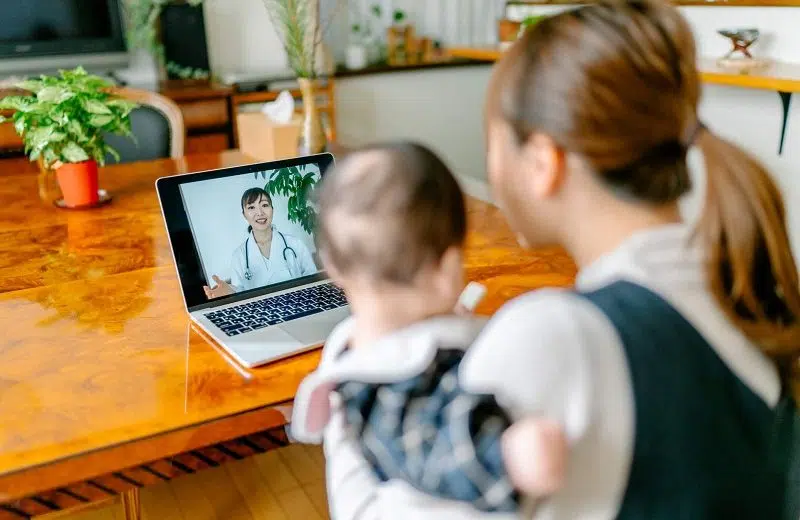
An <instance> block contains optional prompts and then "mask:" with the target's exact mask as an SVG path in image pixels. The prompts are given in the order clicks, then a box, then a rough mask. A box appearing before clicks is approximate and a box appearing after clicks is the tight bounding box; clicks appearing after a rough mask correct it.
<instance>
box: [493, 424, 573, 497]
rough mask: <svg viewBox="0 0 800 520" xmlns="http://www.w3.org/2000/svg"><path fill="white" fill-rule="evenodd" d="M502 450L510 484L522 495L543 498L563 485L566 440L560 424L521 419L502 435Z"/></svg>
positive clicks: (565, 464)
mask: <svg viewBox="0 0 800 520" xmlns="http://www.w3.org/2000/svg"><path fill="white" fill-rule="evenodd" d="M502 449H503V460H504V461H505V465H506V470H507V471H508V475H509V478H510V479H511V483H512V484H513V485H514V487H516V488H517V489H518V490H519V491H521V492H522V493H525V494H528V495H532V496H537V497H541V496H546V495H551V494H553V493H555V492H556V491H558V490H560V489H561V487H562V486H563V485H564V479H565V477H566V471H567V440H566V437H565V435H564V431H563V429H562V428H561V425H559V424H558V423H557V422H555V421H551V420H549V419H543V418H541V417H529V418H525V419H521V420H519V421H517V422H515V423H514V424H512V425H511V426H510V427H509V428H508V430H506V432H505V433H504V434H503V439H502Z"/></svg>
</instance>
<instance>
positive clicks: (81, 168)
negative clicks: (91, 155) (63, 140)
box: [56, 161, 98, 208]
mask: <svg viewBox="0 0 800 520" xmlns="http://www.w3.org/2000/svg"><path fill="white" fill-rule="evenodd" d="M56 178H57V179H58V185H59V187H61V193H62V194H63V195H64V205H65V206H67V207H70V208H76V207H81V206H91V205H92V204H96V203H97V201H98V194H97V162H95V161H84V162H81V163H67V164H62V165H61V166H59V167H58V169H57V170H56Z"/></svg>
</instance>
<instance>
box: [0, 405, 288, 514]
mask: <svg viewBox="0 0 800 520" xmlns="http://www.w3.org/2000/svg"><path fill="white" fill-rule="evenodd" d="M291 402H292V401H291V400H288V401H284V402H281V403H275V404H271V405H269V406H265V407H262V408H258V409H255V410H249V411H245V412H240V413H237V414H233V415H230V416H227V417H222V418H218V419H214V420H211V421H208V422H204V423H201V424H196V425H193V426H191V427H187V428H180V429H177V430H172V431H169V432H164V433H158V434H155V435H152V436H149V437H144V438H141V439H136V440H132V441H128V442H124V443H121V444H116V445H113V446H108V447H104V448H99V449H97V450H94V451H90V452H84V453H80V454H75V455H71V456H68V457H65V458H63V459H59V460H55V461H49V462H47V463H45V464H40V465H36V466H30V467H28V468H25V469H22V470H19V471H15V472H13V473H6V474H4V475H0V490H2V491H0V504H2V503H8V502H12V501H14V500H18V499H22V498H25V497H29V496H32V495H35V494H37V493H42V492H46V491H50V490H53V489H56V488H60V487H63V486H64V483H65V482H72V483H77V482H82V481H86V480H90V479H92V478H96V477H100V476H103V475H107V474H111V473H113V472H116V471H120V470H124V469H127V468H133V467H137V466H141V465H143V464H147V463H149V462H153V461H157V460H162V459H165V458H169V457H173V456H176V455H180V454H182V453H187V452H189V451H192V450H196V449H199V448H204V447H207V446H211V445H214V444H217V443H221V442H225V441H230V440H233V439H237V438H239V437H243V436H247V435H251V434H255V433H259V432H262V431H266V430H269V429H273V428H277V427H282V426H285V425H286V424H287V421H286V419H285V418H284V415H283V412H282V411H280V410H279V409H278V408H277V407H279V406H283V405H286V404H289V403H291ZM154 455H155V456H154ZM65 475H68V476H67V477H65Z"/></svg>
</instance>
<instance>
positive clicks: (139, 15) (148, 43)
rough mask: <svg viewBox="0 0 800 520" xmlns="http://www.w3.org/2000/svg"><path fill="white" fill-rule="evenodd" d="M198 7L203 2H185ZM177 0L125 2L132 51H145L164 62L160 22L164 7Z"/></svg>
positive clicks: (129, 42)
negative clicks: (159, 31)
mask: <svg viewBox="0 0 800 520" xmlns="http://www.w3.org/2000/svg"><path fill="white" fill-rule="evenodd" d="M185 1H186V3H188V4H189V5H191V6H198V5H200V4H202V3H203V0H185ZM172 3H175V0H125V2H124V3H123V7H124V9H125V20H126V22H127V37H128V45H129V46H130V48H132V49H144V50H146V51H148V52H150V53H151V54H153V56H155V57H156V58H157V59H159V61H161V62H163V59H164V47H163V45H162V44H161V39H160V38H159V35H158V21H159V19H160V18H161V12H162V11H163V10H164V7H165V6H167V5H169V4H172Z"/></svg>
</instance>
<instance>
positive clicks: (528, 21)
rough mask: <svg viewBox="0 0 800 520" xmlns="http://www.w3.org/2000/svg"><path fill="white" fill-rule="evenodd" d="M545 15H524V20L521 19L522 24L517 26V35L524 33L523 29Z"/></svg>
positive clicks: (531, 25)
mask: <svg viewBox="0 0 800 520" xmlns="http://www.w3.org/2000/svg"><path fill="white" fill-rule="evenodd" d="M545 17H546V15H541V14H540V15H531V16H526V17H525V19H524V20H522V24H521V25H520V27H519V36H522V35H523V34H525V31H527V30H528V29H530V28H531V27H533V26H534V25H536V24H537V23H539V22H540V21H541V20H542V19H544V18H545Z"/></svg>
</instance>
